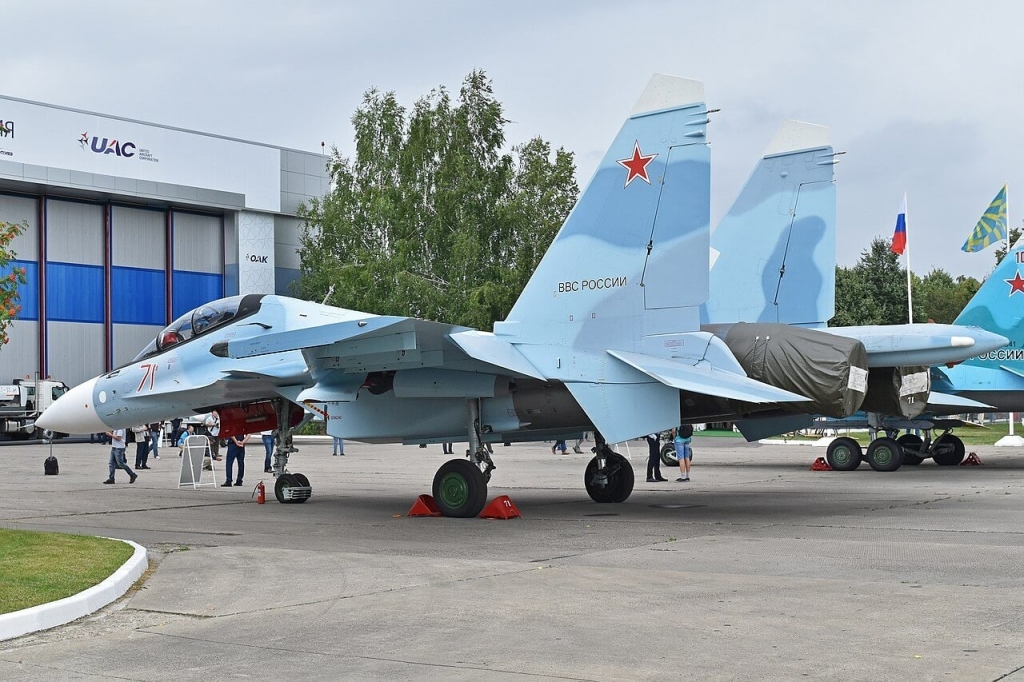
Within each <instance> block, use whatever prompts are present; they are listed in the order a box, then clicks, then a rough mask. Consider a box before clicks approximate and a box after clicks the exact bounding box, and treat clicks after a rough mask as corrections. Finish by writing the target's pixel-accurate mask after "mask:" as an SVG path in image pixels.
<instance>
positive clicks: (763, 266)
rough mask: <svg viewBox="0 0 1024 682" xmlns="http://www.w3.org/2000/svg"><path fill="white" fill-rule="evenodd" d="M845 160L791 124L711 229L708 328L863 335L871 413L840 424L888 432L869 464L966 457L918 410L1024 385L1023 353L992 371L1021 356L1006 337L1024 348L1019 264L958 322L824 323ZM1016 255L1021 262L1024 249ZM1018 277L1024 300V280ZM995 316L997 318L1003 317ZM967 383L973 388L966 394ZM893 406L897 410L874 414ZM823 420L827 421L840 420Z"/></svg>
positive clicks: (984, 402)
mask: <svg viewBox="0 0 1024 682" xmlns="http://www.w3.org/2000/svg"><path fill="white" fill-rule="evenodd" d="M836 156H837V155H836V154H835V152H834V151H833V149H832V146H831V143H830V141H829V131H828V129H827V128H825V127H822V126H817V125H812V124H809V123H802V122H799V121H786V122H785V123H784V124H783V126H782V127H781V129H780V130H779V131H778V133H777V134H776V135H775V137H774V138H773V139H772V141H771V143H770V144H769V145H768V148H767V149H766V151H765V153H764V155H763V157H762V159H761V160H760V161H759V162H758V165H757V167H756V168H755V169H754V172H753V173H752V174H751V176H750V179H749V180H748V182H747V184H746V185H745V186H744V188H743V189H742V191H741V192H740V194H739V196H738V198H737V199H736V201H735V203H734V204H733V206H732V207H731V209H730V210H729V212H728V213H727V214H726V216H725V217H724V218H723V219H722V221H721V222H720V223H719V225H718V227H717V229H716V230H714V231H713V232H712V236H711V247H712V250H711V261H712V268H711V274H710V282H711V284H710V298H709V299H708V301H707V303H705V304H704V305H703V306H702V307H701V322H702V328H704V329H709V330H715V331H716V332H717V333H719V334H722V333H723V332H724V331H725V330H727V329H728V328H729V327H730V326H731V325H733V324H734V323H736V322H746V323H754V324H765V323H776V322H778V323H786V324H790V325H796V326H800V327H808V328H812V329H818V330H821V331H825V332H828V333H830V334H835V335H838V336H842V337H846V338H853V339H857V340H859V341H861V342H862V343H863V344H864V346H865V349H866V351H867V358H868V368H869V380H868V386H869V389H868V393H867V394H866V396H865V402H864V403H863V405H862V407H863V409H865V410H868V412H867V414H864V413H863V412H862V413H858V414H860V415H861V416H860V418H847V419H845V420H843V421H842V422H841V423H842V424H844V425H848V426H849V425H853V426H857V425H861V426H870V427H872V428H873V429H877V431H878V433H880V434H881V437H879V438H875V439H873V441H872V443H871V445H869V447H868V450H867V458H866V459H867V461H868V463H869V464H871V466H872V467H874V468H876V469H878V470H882V471H892V470H895V469H897V468H899V466H900V464H901V462H906V463H912V464H918V463H920V462H921V461H922V456H927V457H934V458H935V460H936V461H937V462H940V463H944V464H945V463H957V464H958V463H959V462H960V461H961V460H962V459H963V454H964V447H963V443H962V441H960V439H959V438H957V437H956V436H953V435H952V434H951V433H950V432H949V428H948V426H949V425H951V424H953V423H954V422H948V421H940V422H938V425H939V426H940V427H942V428H944V429H945V431H944V433H942V434H941V435H940V436H939V437H938V438H936V439H934V440H932V439H931V437H930V431H931V429H932V428H933V427H935V426H936V422H935V420H934V419H928V420H919V419H916V418H917V417H918V416H919V415H921V414H923V413H925V411H927V414H929V415H931V416H934V415H937V414H938V415H942V414H951V413H960V412H973V411H992V410H993V409H994V408H993V407H992V405H999V404H1003V403H1005V400H1006V397H1007V395H1008V394H1006V393H1005V392H998V391H997V393H996V394H993V393H992V392H990V391H985V390H982V385H983V384H988V385H991V386H996V385H998V386H1004V387H1007V389H1006V390H1014V389H1010V388H1009V387H1011V386H1016V387H1017V388H1016V389H1015V390H1020V389H1022V388H1024V353H1022V352H1018V353H1017V359H1018V360H1020V362H1019V363H1018V364H1017V368H1016V370H1013V369H1008V368H1007V367H1006V366H1005V365H1006V363H1005V362H1004V363H1002V366H1000V367H999V368H994V367H993V365H995V364H998V362H997V361H996V358H997V357H998V358H1008V357H1011V356H1013V354H1014V353H1013V350H1012V347H1011V348H1009V349H1006V348H1003V347H1004V346H1005V345H1006V344H1007V343H1008V341H1007V338H1006V336H1009V335H1011V333H1014V334H1016V335H1018V336H1020V337H1021V338H1020V339H1019V340H1018V341H1017V343H1018V344H1019V345H1020V346H1021V347H1024V332H1022V331H1021V329H1020V328H1019V325H1018V324H1017V323H1019V320H1020V315H1019V314H1018V315H1017V316H1016V317H1015V318H1013V317H1012V315H1010V314H1008V311H1007V310H1006V306H1005V301H1004V300H1003V299H1005V297H1006V291H1005V290H1006V289H1007V288H1008V285H1009V288H1010V291H1011V292H1013V291H1014V289H1013V286H1012V285H1013V282H1014V281H1016V280H1012V279H1010V277H1011V276H1013V277H1018V276H1017V275H1016V270H1015V269H1014V267H1015V266H1013V265H1011V264H1009V263H1010V261H1012V259H1008V260H1007V261H1006V262H1005V263H1004V265H1003V266H1002V267H1003V270H1002V277H1003V279H1000V273H998V272H997V273H996V275H995V276H993V278H990V280H989V282H987V283H986V285H985V286H984V287H983V290H982V291H979V292H978V296H976V297H975V299H974V300H973V301H972V302H971V304H970V305H969V306H968V307H967V308H965V310H964V312H963V313H962V314H961V315H960V316H959V318H958V319H957V320H956V321H955V322H954V324H952V325H937V324H905V325H887V326H860V327H826V322H827V321H828V320H829V319H830V318H831V317H832V316H833V315H834V314H835V279H834V273H835V230H836V194H835V182H834V173H833V166H834V163H835V158H836ZM1019 259H1020V260H1019V262H1024V254H1022V255H1021V256H1019ZM1011 271H1012V272H1011ZM990 282H995V283H993V284H990ZM1017 284H1018V285H1021V286H1019V287H1018V290H1019V291H1020V293H1021V294H1022V297H1021V298H1022V300H1024V278H1020V279H1019V281H1017ZM993 311H995V312H993ZM995 315H998V316H1000V321H999V322H996V321H995V317H994V316H995ZM1004 335H1006V336H1004ZM1009 343H1011V345H1012V344H1013V343H1014V342H1009ZM997 349H1002V350H997ZM992 351H995V353H994V354H993V353H992ZM988 358H991V360H989V359H988ZM965 360H966V362H964V364H963V365H958V366H956V367H954V368H953V369H952V370H947V372H948V375H947V374H944V373H943V372H942V371H940V370H935V369H933V370H932V371H931V375H930V374H929V372H928V369H927V366H928V365H937V364H941V365H946V364H952V363H958V362H962V361H965ZM985 367H987V369H985ZM897 368H901V370H902V371H899V372H898V371H897ZM1014 371H1016V372H1017V373H1016V374H1014V373H1013V372H1014ZM875 374H878V375H879V377H878V378H877V379H876V378H875V377H874V375H875ZM894 380H898V381H897V383H896V384H895V387H896V389H897V390H898V391H899V392H900V393H901V395H897V396H890V397H889V399H888V400H887V399H886V398H885V396H884V395H883V396H876V395H874V393H877V392H878V391H879V390H880V389H881V390H883V391H885V390H891V389H892V388H893V386H894ZM968 386H971V387H973V389H974V390H963V388H965V387H968ZM1020 395H1021V397H1022V398H1024V394H1020ZM894 397H895V398H901V399H897V400H894V399H892V398H894ZM1001 401H1002V402H1001ZM1011 402H1012V401H1011ZM1012 404H1016V405H1017V407H1015V408H1013V409H1024V399H1017V401H1016V402H1015V403H1012ZM885 407H888V408H890V409H891V410H892V411H891V412H880V411H877V410H879V409H884V408H885ZM872 408H875V410H876V411H872ZM1004 409H1006V408H1004ZM816 421H817V423H818V424H819V425H820V424H824V423H831V424H833V425H834V424H835V423H838V422H829V421H828V420H820V419H819V420H816ZM811 423H812V417H811V416H810V415H788V416H783V417H778V418H776V419H758V420H745V421H740V422H738V426H739V428H740V430H741V431H742V432H743V433H744V435H746V436H747V437H748V438H749V439H751V440H754V439H757V438H764V437H767V436H771V435H777V434H779V433H785V432H787V431H791V430H795V429H798V428H806V427H808V426H810V425H811ZM897 425H898V427H897ZM895 428H920V429H924V430H925V434H926V439H925V440H922V439H921V438H919V437H918V436H915V435H905V436H901V437H900V438H899V439H897V440H894V439H893V438H892V437H891V436H890V434H893V435H894V433H893V432H894V429H895ZM904 451H905V452H904ZM862 457H863V453H862V450H861V447H860V446H859V445H858V444H857V443H856V441H853V440H852V439H848V438H840V439H836V441H835V442H834V443H833V445H832V446H831V447H830V448H829V452H828V459H829V462H830V463H832V464H833V466H834V467H836V468H839V469H848V468H856V466H857V465H859V464H860V462H861V459H862ZM954 459H955V462H954V461H953V460H954Z"/></svg>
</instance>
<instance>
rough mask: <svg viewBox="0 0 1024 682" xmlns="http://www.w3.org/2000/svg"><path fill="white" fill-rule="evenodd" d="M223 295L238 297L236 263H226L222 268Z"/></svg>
mask: <svg viewBox="0 0 1024 682" xmlns="http://www.w3.org/2000/svg"><path fill="white" fill-rule="evenodd" d="M224 295H225V296H237V295H238V263H228V264H227V265H225V266H224Z"/></svg>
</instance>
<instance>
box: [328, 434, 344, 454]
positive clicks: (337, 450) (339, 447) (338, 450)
mask: <svg viewBox="0 0 1024 682" xmlns="http://www.w3.org/2000/svg"><path fill="white" fill-rule="evenodd" d="M331 438H333V439H334V453H333V455H334V456H335V457H344V456H345V441H343V440H342V439H341V438H338V437H337V436H331Z"/></svg>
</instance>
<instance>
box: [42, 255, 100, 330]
mask: <svg viewBox="0 0 1024 682" xmlns="http://www.w3.org/2000/svg"><path fill="white" fill-rule="evenodd" d="M46 317H47V319H49V320H54V321H57V322H103V267H102V266H99V265H79V264H77V263H52V262H51V263H47V264H46Z"/></svg>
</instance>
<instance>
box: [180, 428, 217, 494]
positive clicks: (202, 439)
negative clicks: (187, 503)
mask: <svg viewBox="0 0 1024 682" xmlns="http://www.w3.org/2000/svg"><path fill="white" fill-rule="evenodd" d="M208 452H210V441H209V439H208V438H207V437H206V436H189V437H188V439H187V440H186V441H185V447H184V448H182V453H181V470H180V471H179V473H178V487H179V488H180V487H182V486H185V485H190V486H192V489H193V490H195V489H196V488H198V487H199V486H201V485H212V486H216V485H217V472H216V470H215V469H214V459H213V457H210V458H209V459H210V469H209V471H210V476H209V478H210V480H205V479H206V476H205V475H204V474H205V472H206V470H205V469H204V468H203V461H204V460H205V459H206V454H207V453H208Z"/></svg>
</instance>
